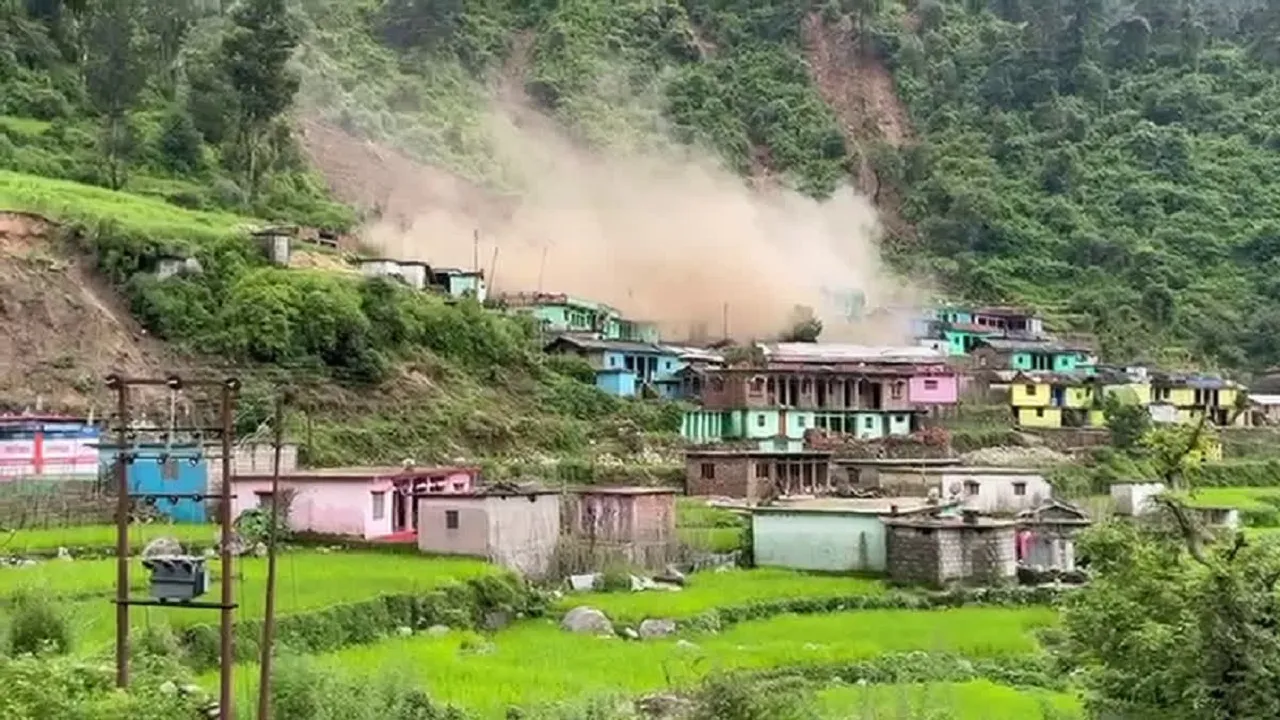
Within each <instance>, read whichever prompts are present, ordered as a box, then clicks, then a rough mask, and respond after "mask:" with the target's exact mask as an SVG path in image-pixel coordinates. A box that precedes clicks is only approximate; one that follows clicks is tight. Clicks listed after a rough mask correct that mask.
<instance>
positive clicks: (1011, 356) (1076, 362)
mask: <svg viewBox="0 0 1280 720" xmlns="http://www.w3.org/2000/svg"><path fill="white" fill-rule="evenodd" d="M970 354H971V355H972V356H973V358H974V363H975V364H976V365H977V367H979V368H984V369H989V370H1023V371H1030V372H1056V373H1074V372H1077V371H1084V372H1087V371H1088V370H1091V369H1092V368H1091V367H1090V366H1089V365H1088V362H1089V358H1090V357H1091V355H1090V353H1089V350H1088V349H1087V348H1078V347H1073V346H1070V345H1065V344H1063V343H1059V342H1056V341H1053V340H1048V339H1031V340H1023V339H1007V338H986V339H984V340H981V341H979V342H978V343H977V344H976V345H974V348H973V352H972V353H970Z"/></svg>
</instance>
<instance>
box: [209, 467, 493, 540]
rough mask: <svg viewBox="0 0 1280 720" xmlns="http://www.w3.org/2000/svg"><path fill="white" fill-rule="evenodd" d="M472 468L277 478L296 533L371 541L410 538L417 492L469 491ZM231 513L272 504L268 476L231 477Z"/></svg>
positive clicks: (474, 476)
mask: <svg viewBox="0 0 1280 720" xmlns="http://www.w3.org/2000/svg"><path fill="white" fill-rule="evenodd" d="M479 474H480V469H479V468H476V467H427V468H419V467H386V468H376V467H363V468H332V469H324V470H296V471H294V472H290V473H287V474H282V475H281V477H280V488H281V494H282V495H286V493H287V498H288V499H289V508H288V521H289V527H290V528H291V529H292V530H294V531H295V532H313V533H320V534H325V535H348V536H352V537H358V538H364V539H366V540H373V539H396V540H400V539H406V540H407V539H410V538H412V536H413V533H414V532H415V530H416V528H417V525H418V522H417V520H418V518H417V517H416V516H415V507H416V505H415V504H414V502H413V498H414V497H415V496H423V495H434V494H441V495H445V494H462V493H469V492H471V491H472V490H473V489H474V487H475V485H476V483H477V481H478V477H479ZM231 482H232V488H233V489H232V493H233V494H234V495H235V499H234V500H233V501H232V510H233V514H234V515H236V516H239V514H240V513H242V512H244V511H245V510H248V509H250V508H253V507H270V503H271V475H269V474H261V475H237V476H233V477H232V478H231Z"/></svg>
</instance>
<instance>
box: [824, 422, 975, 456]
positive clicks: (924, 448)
mask: <svg viewBox="0 0 1280 720" xmlns="http://www.w3.org/2000/svg"><path fill="white" fill-rule="evenodd" d="M804 443H805V448H806V449H810V450H823V451H826V452H830V453H832V454H833V455H834V456H835V457H836V458H857V459H867V460H871V459H886V460H908V459H911V460H917V459H922V458H949V457H953V456H954V455H955V453H954V452H953V451H952V449H951V437H950V435H949V433H948V432H947V431H946V430H945V429H943V428H927V429H925V430H921V431H918V432H915V433H913V434H911V435H908V436H905V437H896V436H894V437H886V438H877V439H873V440H863V439H859V438H858V437H857V436H856V435H851V434H848V433H837V432H830V431H827V430H823V429H821V428H811V429H809V430H807V431H806V432H805V434H804Z"/></svg>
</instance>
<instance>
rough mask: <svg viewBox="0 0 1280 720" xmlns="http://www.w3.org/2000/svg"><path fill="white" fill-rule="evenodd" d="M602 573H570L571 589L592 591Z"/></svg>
mask: <svg viewBox="0 0 1280 720" xmlns="http://www.w3.org/2000/svg"><path fill="white" fill-rule="evenodd" d="M599 577H600V573H587V574H585V575H570V576H569V589H570V590H573V591H574V592H590V591H591V590H593V589H595V586H596V580H597V579H599Z"/></svg>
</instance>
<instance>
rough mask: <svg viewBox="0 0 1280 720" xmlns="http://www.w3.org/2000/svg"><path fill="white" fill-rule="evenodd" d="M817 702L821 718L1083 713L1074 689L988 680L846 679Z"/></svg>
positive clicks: (1020, 718) (1014, 717)
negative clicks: (879, 681)
mask: <svg viewBox="0 0 1280 720" xmlns="http://www.w3.org/2000/svg"><path fill="white" fill-rule="evenodd" d="M818 704H819V708H820V711H821V715H820V717H821V718H823V719H824V720H853V719H854V718H859V719H860V718H875V720H918V719H919V718H938V720H944V719H945V720H1037V719H1040V718H1045V719H1047V718H1055V720H1056V719H1058V718H1062V719H1063V720H1065V719H1067V718H1082V717H1084V715H1083V712H1082V710H1081V707H1080V701H1079V699H1078V698H1076V697H1075V696H1073V695H1069V694H1067V693H1054V692H1049V691H1046V690H1038V689H1021V688H1013V687H1009V686H1007V685H999V684H996V683H993V682H990V681H988V680H973V681H970V682H963V683H928V684H909V685H867V686H861V687H860V686H853V685H845V686H838V687H832V688H827V689H825V690H822V691H820V692H819V693H818ZM1046 710H1048V711H1049V712H1046ZM1050 713H1055V714H1050Z"/></svg>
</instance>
